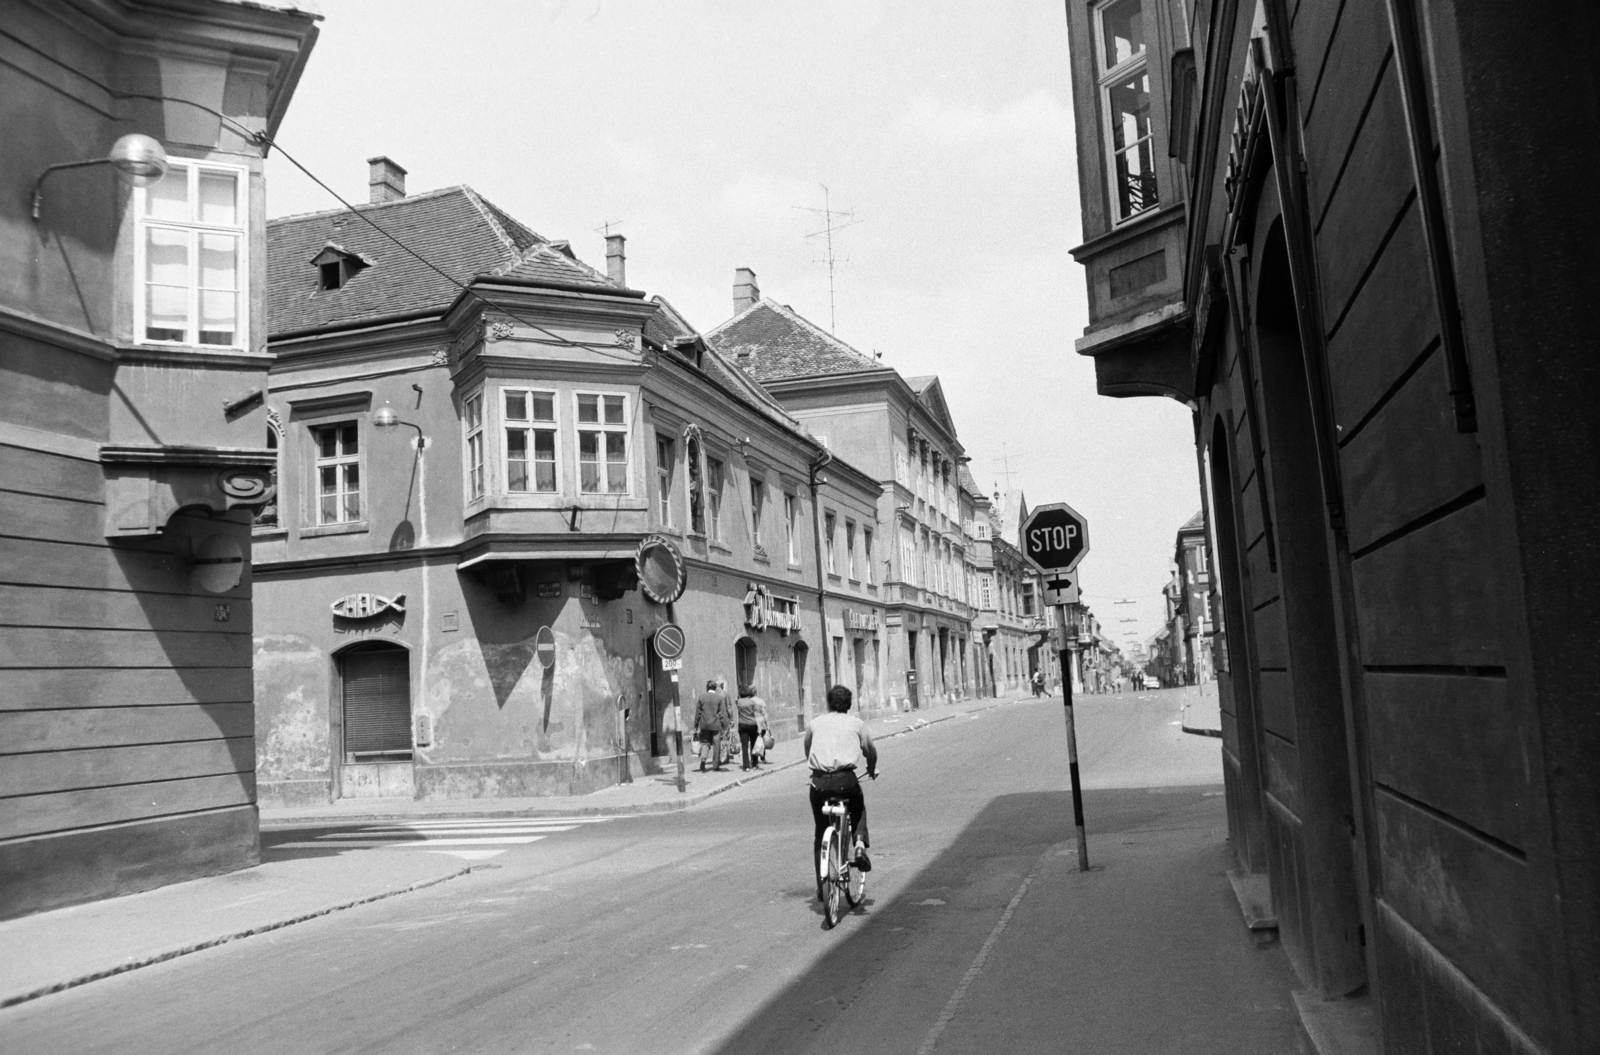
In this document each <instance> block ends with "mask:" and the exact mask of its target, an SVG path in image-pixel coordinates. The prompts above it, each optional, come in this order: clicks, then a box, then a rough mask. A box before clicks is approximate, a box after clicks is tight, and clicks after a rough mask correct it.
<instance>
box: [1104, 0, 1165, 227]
mask: <svg viewBox="0 0 1600 1055" xmlns="http://www.w3.org/2000/svg"><path fill="white" fill-rule="evenodd" d="M1095 24H1096V32H1097V36H1098V38H1099V44H1098V47H1097V48H1096V58H1097V74H1098V80H1099V85H1100V107H1101V120H1102V122H1103V126H1104V129H1105V137H1106V142H1105V151H1106V164H1107V169H1108V176H1109V178H1110V184H1111V204H1112V213H1113V219H1114V220H1115V221H1117V222H1121V221H1123V220H1126V219H1129V218H1130V217H1133V216H1136V215H1138V214H1139V213H1141V212H1144V211H1145V210H1146V209H1152V208H1154V207H1155V206H1157V205H1159V204H1160V200H1161V199H1160V193H1159V191H1158V189H1157V186H1156V174H1155V147H1154V141H1153V138H1152V133H1151V124H1150V69H1149V64H1148V61H1147V55H1148V50H1147V48H1146V46H1145V44H1146V33H1145V13H1144V0H1111V2H1109V3H1106V4H1102V5H1100V6H1099V7H1097V8H1096V9H1095Z"/></svg>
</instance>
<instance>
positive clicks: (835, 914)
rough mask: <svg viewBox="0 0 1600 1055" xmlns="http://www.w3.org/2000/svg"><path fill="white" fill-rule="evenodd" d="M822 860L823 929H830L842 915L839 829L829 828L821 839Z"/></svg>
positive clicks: (842, 878) (842, 856)
mask: <svg viewBox="0 0 1600 1055" xmlns="http://www.w3.org/2000/svg"><path fill="white" fill-rule="evenodd" d="M821 856H822V860H821V861H820V862H818V864H819V868H820V874H821V879H822V919H823V923H822V925H823V928H824V929H830V930H831V929H832V928H833V926H834V924H836V923H838V922H839V919H840V918H841V917H842V916H843V915H844V905H843V904H842V902H843V900H844V897H843V894H844V870H843V866H844V854H842V853H841V852H840V850H839V829H838V827H837V826H835V827H832V828H829V829H828V831H827V833H826V834H825V835H823V837H822V855H821Z"/></svg>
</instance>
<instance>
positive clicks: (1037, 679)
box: [1033, 670, 1044, 699]
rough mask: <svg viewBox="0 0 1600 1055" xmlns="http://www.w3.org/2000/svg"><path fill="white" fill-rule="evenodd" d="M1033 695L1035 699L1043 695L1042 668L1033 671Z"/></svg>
mask: <svg viewBox="0 0 1600 1055" xmlns="http://www.w3.org/2000/svg"><path fill="white" fill-rule="evenodd" d="M1033 695H1034V698H1035V699H1037V698H1038V697H1040V696H1043V695H1044V671H1042V670H1036V671H1034V672H1033Z"/></svg>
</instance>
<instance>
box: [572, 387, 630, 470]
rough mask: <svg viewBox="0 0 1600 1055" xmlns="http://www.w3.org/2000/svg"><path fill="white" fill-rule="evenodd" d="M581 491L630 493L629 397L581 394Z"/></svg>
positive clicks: (579, 468)
mask: <svg viewBox="0 0 1600 1055" xmlns="http://www.w3.org/2000/svg"><path fill="white" fill-rule="evenodd" d="M577 399H578V490H580V491H582V492H583V493H584V494H612V495H625V494H627V493H628V397H627V396H610V395H599V394H592V393H583V392H580V393H578V396H577Z"/></svg>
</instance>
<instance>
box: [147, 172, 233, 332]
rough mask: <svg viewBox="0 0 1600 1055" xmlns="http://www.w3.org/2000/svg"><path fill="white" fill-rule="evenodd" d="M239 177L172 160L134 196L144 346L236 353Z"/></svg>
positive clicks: (231, 173)
mask: <svg viewBox="0 0 1600 1055" xmlns="http://www.w3.org/2000/svg"><path fill="white" fill-rule="evenodd" d="M245 182H246V177H245V172H244V170H243V169H236V168H226V167H218V166H212V165H200V164H193V163H189V162H183V161H178V160H173V161H171V162H170V163H169V166H168V168H167V174H166V175H165V176H163V177H162V178H161V179H160V180H159V181H157V182H156V183H155V184H153V185H151V186H150V187H147V188H145V189H144V190H142V191H141V192H140V195H139V199H138V205H137V209H138V212H137V215H138V224H139V233H138V242H137V243H136V249H135V256H136V260H135V267H136V268H137V271H138V274H139V282H140V289H139V294H138V298H137V300H136V306H135V308H134V314H135V322H134V327H135V332H136V333H137V334H138V335H139V339H140V340H141V341H144V342H147V343H149V342H154V343H160V344H191V345H205V346H207V347H215V348H242V347H244V346H245V338H246V333H247V331H246V328H245V319H244V308H245V303H246V298H245V297H244V296H243V291H244V290H245V289H246V288H247V287H246V285H245V275H244V265H245V247H246V246H247V244H248V242H247V239H246V224H247V222H248V217H249V214H250V210H249V208H248V207H247V203H246V201H245V197H246V196H245V191H244V188H245Z"/></svg>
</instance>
